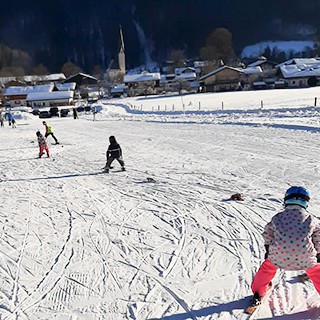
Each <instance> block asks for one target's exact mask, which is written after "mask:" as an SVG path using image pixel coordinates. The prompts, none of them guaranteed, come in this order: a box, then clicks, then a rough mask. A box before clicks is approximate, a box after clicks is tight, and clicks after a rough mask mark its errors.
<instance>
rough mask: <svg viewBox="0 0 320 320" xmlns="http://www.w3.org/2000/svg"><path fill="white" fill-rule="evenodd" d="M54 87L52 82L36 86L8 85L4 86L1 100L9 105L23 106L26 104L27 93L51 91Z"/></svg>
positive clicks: (12, 106)
mask: <svg viewBox="0 0 320 320" xmlns="http://www.w3.org/2000/svg"><path fill="white" fill-rule="evenodd" d="M53 89H54V84H53V83H50V84H44V85H38V86H24V87H20V86H19V87H16V86H14V87H9V88H6V89H5V90H4V92H3V100H4V102H5V103H6V104H7V105H8V106H10V107H11V108H14V107H25V106H27V101H26V98H27V96H28V94H29V93H34V92H42V93H43V92H46V93H47V92H52V90H53Z"/></svg>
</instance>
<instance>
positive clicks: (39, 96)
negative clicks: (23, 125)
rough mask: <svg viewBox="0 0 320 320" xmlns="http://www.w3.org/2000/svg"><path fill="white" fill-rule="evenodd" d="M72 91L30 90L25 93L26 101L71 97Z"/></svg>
mask: <svg viewBox="0 0 320 320" xmlns="http://www.w3.org/2000/svg"><path fill="white" fill-rule="evenodd" d="M73 93H74V92H73V91H53V92H32V93H29V94H28V95H27V98H26V100H27V101H44V100H59V99H72V98H73Z"/></svg>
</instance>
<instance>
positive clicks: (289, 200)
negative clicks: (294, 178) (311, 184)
mask: <svg viewBox="0 0 320 320" xmlns="http://www.w3.org/2000/svg"><path fill="white" fill-rule="evenodd" d="M309 200H310V194H309V191H308V190H307V189H306V188H304V187H296V186H293V187H290V188H289V189H288V190H287V192H286V194H285V196H284V205H285V206H287V205H289V204H297V205H299V206H301V207H303V208H305V209H307V207H308V201H309Z"/></svg>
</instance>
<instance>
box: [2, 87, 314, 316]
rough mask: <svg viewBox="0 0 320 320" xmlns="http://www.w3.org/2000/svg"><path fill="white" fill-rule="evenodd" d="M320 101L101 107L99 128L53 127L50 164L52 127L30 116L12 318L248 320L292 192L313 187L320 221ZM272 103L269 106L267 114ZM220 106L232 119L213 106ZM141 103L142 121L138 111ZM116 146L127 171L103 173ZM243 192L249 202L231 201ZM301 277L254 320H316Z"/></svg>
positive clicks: (10, 251)
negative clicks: (270, 239)
mask: <svg viewBox="0 0 320 320" xmlns="http://www.w3.org/2000/svg"><path fill="white" fill-rule="evenodd" d="M319 92H320V88H313V89H297V90H280V91H277V90H274V91H257V92H250V93H244V92H239V93H225V94H198V95H185V96H176V97H149V98H145V97H140V98H135V99H133V98H131V99H130V98H127V99H118V100H108V101H101V102H99V105H101V106H103V111H102V112H100V113H98V114H97V115H96V121H93V116H92V115H91V114H87V115H85V114H80V115H79V119H78V120H74V119H73V118H72V117H68V118H52V119H48V122H49V124H51V125H52V127H53V128H54V129H55V134H56V136H57V138H58V139H59V140H60V142H61V144H60V145H53V144H51V143H52V142H53V139H52V138H51V137H49V138H48V141H49V143H50V151H51V154H52V156H51V158H42V159H36V157H37V154H38V147H37V143H36V134H35V133H36V131H37V130H38V129H40V130H41V131H42V132H43V131H44V128H43V125H42V119H39V118H38V117H35V116H32V115H28V116H26V115H23V116H22V118H17V128H16V129H12V128H10V127H8V126H7V123H6V124H5V125H6V126H5V127H4V128H0V139H1V145H0V157H1V160H0V168H1V170H0V179H1V180H0V196H1V198H0V199H1V201H0V227H1V238H0V241H1V251H0V252H1V259H0V319H1V320H4V319H6V320H9V319H19V320H20V319H21V320H24V319H28V320H34V319H59V320H60V319H61V320H78V319H79V320H84V319H85V320H97V319H99V320H102V319H108V320H109V319H112V320H117V319H148V320H156V319H166V320H182V319H225V320H230V319H237V320H238V319H248V315H245V314H244V312H243V310H244V308H245V307H246V306H247V304H248V302H249V300H250V295H251V292H250V284H251V281H252V277H253V275H254V274H255V272H256V271H257V268H258V267H259V265H260V264H261V262H262V261H263V260H262V259H263V256H264V247H263V241H262V237H261V232H262V230H263V227H264V225H265V224H266V223H267V222H268V221H269V220H270V219H271V217H272V216H273V215H274V214H275V213H276V212H278V211H279V210H281V209H282V199H283V194H284V192H285V190H286V189H287V188H288V187H289V186H291V185H297V184H298V185H303V186H305V187H307V188H308V189H309V191H310V193H311V196H312V199H311V201H310V206H309V210H310V211H312V212H314V214H315V215H318V216H319V210H320V179H319V173H320V164H319V151H320V135H319V133H320V108H319V107H317V106H316V107H314V98H315V97H317V96H318V95H319ZM249 96H250V97H249ZM262 96H263V100H264V101H270V105H269V106H268V103H265V104H264V106H263V108H261V106H260V101H261V100H262V98H261V97H262ZM228 99H230V101H233V102H232V107H231V106H229V107H228V102H227V101H229V100H228ZM250 99H251V100H250ZM222 100H223V101H224V108H223V110H222V108H218V107H215V106H214V105H212V104H210V101H218V105H220V106H221V101H222ZM253 100H254V101H257V106H256V107H254V106H253V105H251V102H250V101H253ZM159 101H161V103H163V105H165V104H167V105H168V106H169V104H170V105H172V104H173V103H175V105H176V106H178V104H179V103H181V102H182V101H184V102H185V109H183V108H182V109H181V108H180V111H179V108H178V107H176V108H175V111H171V112H170V111H169V110H167V111H164V110H163V109H162V108H159V109H160V110H159V111H157V110H158V105H159ZM199 101H200V104H201V108H200V110H199V108H198V104H199ZM293 101H296V102H295V103H293ZM189 102H191V103H189ZM141 104H143V108H145V110H144V111H142V112H141V110H140V111H139V110H137V109H138V108H136V110H134V108H132V106H134V105H136V106H140V109H141ZM249 104H250V107H248V105H249ZM187 105H188V107H186V106H187ZM192 106H193V107H192ZM152 107H153V110H154V111H153V112H152ZM187 108H188V109H187ZM210 109H211V111H210ZM148 110H149V111H150V112H147V111H148ZM110 135H115V136H116V138H117V140H118V141H119V143H120V144H121V146H122V149H123V154H124V160H125V163H126V168H127V171H126V172H120V171H119V164H117V163H114V169H113V170H112V171H111V172H110V173H109V174H104V173H102V170H101V168H102V167H103V166H104V164H105V151H106V149H107V147H108V137H109V136H110ZM147 178H152V179H153V180H154V181H151V182H148V179H147ZM236 192H241V193H243V194H244V197H245V201H242V202H236V201H228V198H229V197H230V196H231V195H232V194H233V193H236ZM300 273H302V271H298V272H283V271H279V272H278V274H277V276H276V278H275V279H274V287H273V290H272V292H271V294H270V295H269V296H268V298H267V299H266V300H265V304H264V305H263V306H262V307H261V308H260V309H259V310H258V311H257V312H256V313H255V314H254V315H253V316H252V317H251V318H252V319H295V320H298V319H299V320H301V319H318V318H319V317H320V307H319V306H320V296H319V295H318V293H317V292H316V291H315V289H314V288H313V287H312V284H311V283H309V282H307V283H305V284H303V283H299V282H297V280H296V278H295V276H296V275H298V274H300Z"/></svg>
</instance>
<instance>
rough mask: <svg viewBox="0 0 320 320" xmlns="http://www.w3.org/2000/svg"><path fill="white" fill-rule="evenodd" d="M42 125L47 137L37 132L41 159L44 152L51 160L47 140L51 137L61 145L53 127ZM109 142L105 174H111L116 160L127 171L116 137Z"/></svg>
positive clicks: (44, 123)
mask: <svg viewBox="0 0 320 320" xmlns="http://www.w3.org/2000/svg"><path fill="white" fill-rule="evenodd" d="M42 124H43V125H44V126H45V130H46V132H45V135H44V136H43V135H42V134H41V132H40V131H37V132H36V135H37V138H38V145H39V158H41V157H42V155H43V154H44V151H46V153H47V157H48V158H49V157H50V150H49V146H48V143H47V140H46V138H47V137H48V136H50V135H51V136H52V138H53V139H54V141H55V143H56V144H59V141H58V139H57V138H56V136H55V135H54V133H53V129H52V127H51V126H50V125H49V124H48V123H47V122H46V121H43V122H42ZM109 142H110V144H109V147H108V149H107V152H106V157H107V162H106V165H105V167H104V172H106V173H109V170H110V168H111V164H112V162H113V161H114V160H117V161H118V162H119V164H120V165H121V170H122V171H125V170H126V169H125V166H124V161H123V158H122V149H121V147H120V145H119V143H118V142H117V140H116V138H115V136H110V137H109Z"/></svg>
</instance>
